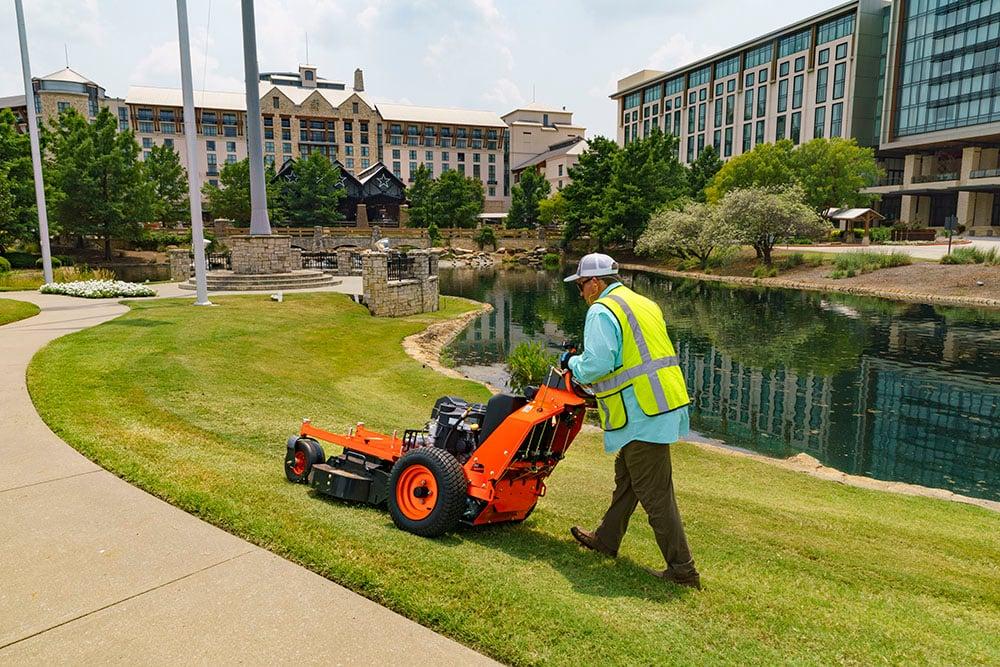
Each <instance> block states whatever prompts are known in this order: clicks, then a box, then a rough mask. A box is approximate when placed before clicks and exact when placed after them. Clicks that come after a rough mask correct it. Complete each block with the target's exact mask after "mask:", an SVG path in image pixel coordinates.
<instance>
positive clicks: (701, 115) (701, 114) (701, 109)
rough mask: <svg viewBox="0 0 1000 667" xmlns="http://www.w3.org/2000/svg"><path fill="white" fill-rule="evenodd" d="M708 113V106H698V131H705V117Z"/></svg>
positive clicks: (703, 104)
mask: <svg viewBox="0 0 1000 667" xmlns="http://www.w3.org/2000/svg"><path fill="white" fill-rule="evenodd" d="M707 111H708V105H707V104H705V103H702V104H699V105H698V131H699V132H704V131H705V115H706V113H707Z"/></svg>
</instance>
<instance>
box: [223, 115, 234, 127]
mask: <svg viewBox="0 0 1000 667" xmlns="http://www.w3.org/2000/svg"><path fill="white" fill-rule="evenodd" d="M222 124H223V125H236V114H234V113H224V114H222Z"/></svg>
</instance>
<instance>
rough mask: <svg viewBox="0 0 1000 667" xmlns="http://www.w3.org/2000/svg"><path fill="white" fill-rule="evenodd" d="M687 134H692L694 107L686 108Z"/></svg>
mask: <svg viewBox="0 0 1000 667" xmlns="http://www.w3.org/2000/svg"><path fill="white" fill-rule="evenodd" d="M688 133H689V134H693V133H694V107H688Z"/></svg>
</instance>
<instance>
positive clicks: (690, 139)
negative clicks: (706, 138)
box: [687, 135, 694, 164]
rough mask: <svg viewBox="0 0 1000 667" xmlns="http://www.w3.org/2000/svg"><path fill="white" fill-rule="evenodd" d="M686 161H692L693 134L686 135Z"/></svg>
mask: <svg viewBox="0 0 1000 667" xmlns="http://www.w3.org/2000/svg"><path fill="white" fill-rule="evenodd" d="M687 162H688V163H689V164H690V163H691V162H694V136H693V135H692V136H690V137H688V141H687Z"/></svg>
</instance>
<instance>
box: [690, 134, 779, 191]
mask: <svg viewBox="0 0 1000 667" xmlns="http://www.w3.org/2000/svg"><path fill="white" fill-rule="evenodd" d="M794 148H795V144H793V143H792V142H791V141H790V140H789V139H783V140H781V141H779V142H777V143H774V144H757V145H756V146H754V148H753V150H752V151H750V152H749V153H743V154H742V155H737V156H736V157H734V158H730V159H729V161H728V162H726V163H725V164H724V165H723V166H722V169H720V170H719V173H717V174H716V175H715V178H713V179H712V183H711V184H710V185H709V186H708V189H707V190H706V195H707V199H708V201H709V202H717V201H719V200H720V199H722V197H723V196H725V194H726V193H727V192H730V191H732V190H736V189H737V188H782V187H787V186H790V185H793V184H794V183H795V182H796V178H795V168H794V167H793V165H792V150H793V149H794Z"/></svg>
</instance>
